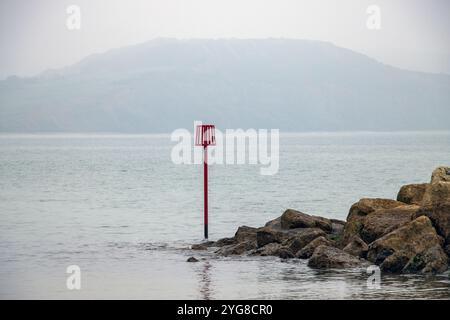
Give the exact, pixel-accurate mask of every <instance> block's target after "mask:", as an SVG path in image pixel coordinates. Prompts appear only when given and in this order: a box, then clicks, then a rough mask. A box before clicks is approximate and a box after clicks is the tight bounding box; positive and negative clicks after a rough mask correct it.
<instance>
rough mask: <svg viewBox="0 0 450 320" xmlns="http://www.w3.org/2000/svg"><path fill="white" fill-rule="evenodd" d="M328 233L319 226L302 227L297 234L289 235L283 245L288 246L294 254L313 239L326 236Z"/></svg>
mask: <svg viewBox="0 0 450 320" xmlns="http://www.w3.org/2000/svg"><path fill="white" fill-rule="evenodd" d="M325 236H326V233H325V232H324V231H323V230H321V229H318V228H305V229H301V230H300V231H299V232H297V233H296V234H295V235H293V236H291V237H289V238H288V239H286V240H285V241H284V242H283V245H284V246H285V247H286V248H288V249H289V250H290V251H291V252H292V253H293V254H296V253H297V252H298V251H299V250H301V249H303V248H304V247H305V246H306V245H308V244H309V243H310V242H311V241H313V240H314V239H316V238H318V237H325Z"/></svg>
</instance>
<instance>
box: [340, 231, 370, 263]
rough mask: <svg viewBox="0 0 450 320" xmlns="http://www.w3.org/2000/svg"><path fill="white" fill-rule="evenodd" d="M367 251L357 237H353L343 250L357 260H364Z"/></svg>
mask: <svg viewBox="0 0 450 320" xmlns="http://www.w3.org/2000/svg"><path fill="white" fill-rule="evenodd" d="M368 250H369V246H368V245H367V244H366V243H365V242H364V241H363V240H362V239H361V238H360V237H358V236H354V237H353V238H352V239H351V240H350V242H349V243H348V244H347V245H346V246H345V248H344V249H343V251H344V252H346V253H348V254H351V255H352V256H355V257H359V258H365V257H366V256H367V251H368Z"/></svg>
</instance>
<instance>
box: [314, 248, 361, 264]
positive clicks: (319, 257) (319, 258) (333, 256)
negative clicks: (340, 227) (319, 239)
mask: <svg viewBox="0 0 450 320" xmlns="http://www.w3.org/2000/svg"><path fill="white" fill-rule="evenodd" d="M362 264H363V263H362V260H360V259H359V258H357V257H355V256H352V255H351V254H348V253H346V252H344V251H342V250H341V249H338V248H336V247H331V246H326V245H320V246H318V247H317V248H316V249H315V250H314V253H313V255H312V256H311V258H310V259H309V261H308V266H309V267H311V268H318V269H324V268H352V267H358V266H361V265H362Z"/></svg>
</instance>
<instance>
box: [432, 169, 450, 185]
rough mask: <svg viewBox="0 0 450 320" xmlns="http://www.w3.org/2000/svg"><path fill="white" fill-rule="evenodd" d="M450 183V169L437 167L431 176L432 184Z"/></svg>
mask: <svg viewBox="0 0 450 320" xmlns="http://www.w3.org/2000/svg"><path fill="white" fill-rule="evenodd" d="M437 182H450V167H437V168H436V169H434V170H433V173H432V174H431V183H437Z"/></svg>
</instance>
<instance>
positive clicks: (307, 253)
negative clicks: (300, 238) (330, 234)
mask: <svg viewBox="0 0 450 320" xmlns="http://www.w3.org/2000/svg"><path fill="white" fill-rule="evenodd" d="M322 245H325V246H330V247H331V246H333V243H332V242H331V241H330V240H328V239H327V238H325V237H324V236H320V237H318V238H315V239H314V240H313V241H311V242H310V243H308V244H307V245H306V246H304V247H303V249H301V250H299V251H298V252H297V253H296V254H295V257H296V258H299V259H309V258H310V257H311V256H312V255H313V253H314V250H316V248H317V247H318V246H322Z"/></svg>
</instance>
